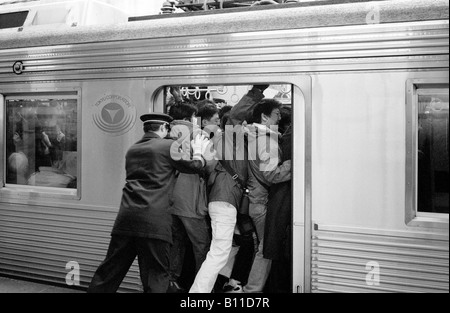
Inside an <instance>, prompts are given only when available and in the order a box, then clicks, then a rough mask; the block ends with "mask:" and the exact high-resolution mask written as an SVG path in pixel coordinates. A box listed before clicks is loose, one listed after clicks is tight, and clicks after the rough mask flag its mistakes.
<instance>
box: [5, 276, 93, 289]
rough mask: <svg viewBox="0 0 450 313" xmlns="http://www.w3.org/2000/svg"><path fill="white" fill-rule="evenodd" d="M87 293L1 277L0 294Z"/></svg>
mask: <svg viewBox="0 0 450 313" xmlns="http://www.w3.org/2000/svg"><path fill="white" fill-rule="evenodd" d="M84 292H85V291H82V290H78V289H72V288H68V287H67V288H65V287H59V286H54V285H49V284H45V283H38V282H34V281H28V280H20V279H16V278H10V277H3V276H0V293H84Z"/></svg>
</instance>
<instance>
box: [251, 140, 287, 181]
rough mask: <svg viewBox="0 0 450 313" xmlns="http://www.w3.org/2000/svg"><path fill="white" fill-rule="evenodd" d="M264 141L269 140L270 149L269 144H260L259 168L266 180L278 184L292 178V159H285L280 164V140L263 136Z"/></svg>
mask: <svg viewBox="0 0 450 313" xmlns="http://www.w3.org/2000/svg"><path fill="white" fill-rule="evenodd" d="M261 139H262V140H263V141H260V142H264V141H265V140H264V139H266V140H268V144H269V151H267V146H264V145H260V147H259V149H258V150H259V151H258V155H259V160H260V163H259V170H260V172H261V174H262V175H263V176H264V178H265V179H266V181H268V182H270V183H272V184H277V183H282V182H285V181H288V180H291V160H287V161H284V162H283V163H282V164H280V160H281V157H280V152H279V148H278V141H277V140H276V139H275V138H270V137H265V138H261Z"/></svg>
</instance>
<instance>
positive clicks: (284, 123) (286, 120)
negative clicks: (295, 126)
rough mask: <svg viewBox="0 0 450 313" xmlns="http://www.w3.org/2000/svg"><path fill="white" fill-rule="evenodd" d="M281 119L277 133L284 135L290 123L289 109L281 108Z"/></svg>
mask: <svg viewBox="0 0 450 313" xmlns="http://www.w3.org/2000/svg"><path fill="white" fill-rule="evenodd" d="M280 112H281V119H280V122H279V124H278V131H279V132H280V133H282V134H283V133H284V132H285V131H286V129H287V128H288V127H289V125H291V122H292V109H291V107H287V106H283V107H281V109H280Z"/></svg>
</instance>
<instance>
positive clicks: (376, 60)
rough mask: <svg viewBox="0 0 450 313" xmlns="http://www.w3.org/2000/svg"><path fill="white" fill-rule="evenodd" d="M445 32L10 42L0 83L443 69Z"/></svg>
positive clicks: (429, 27)
mask: <svg viewBox="0 0 450 313" xmlns="http://www.w3.org/2000/svg"><path fill="white" fill-rule="evenodd" d="M448 37H449V30H448V21H433V22H424V23H421V24H419V23H405V24H397V25H395V24H394V25H367V26H365V27H356V26H348V27H341V28H337V27H330V28H322V29H301V30H288V31H271V32H261V33H240V34H224V35H214V36H213V35H210V36H188V37H176V38H167V39H144V40H128V41H122V42H108V43H90V44H79V45H64V46H54V47H39V48H29V49H26V50H24V49H12V50H3V51H0V82H1V81H8V82H11V83H13V82H15V83H17V82H27V81H39V80H55V79H57V80H69V79H91V78H102V77H112V76H113V77H116V78H118V77H167V76H180V75H208V74H214V73H217V74H240V73H279V72H283V73H287V72H324V71H354V70H357V71H360V70H374V69H391V70H392V69H409V70H412V69H425V68H426V69H429V68H446V67H448V64H449V63H448V47H449V44H448ZM17 60H20V61H22V62H23V64H24V66H25V71H24V73H23V74H22V75H14V74H12V65H13V63H14V62H15V61H17Z"/></svg>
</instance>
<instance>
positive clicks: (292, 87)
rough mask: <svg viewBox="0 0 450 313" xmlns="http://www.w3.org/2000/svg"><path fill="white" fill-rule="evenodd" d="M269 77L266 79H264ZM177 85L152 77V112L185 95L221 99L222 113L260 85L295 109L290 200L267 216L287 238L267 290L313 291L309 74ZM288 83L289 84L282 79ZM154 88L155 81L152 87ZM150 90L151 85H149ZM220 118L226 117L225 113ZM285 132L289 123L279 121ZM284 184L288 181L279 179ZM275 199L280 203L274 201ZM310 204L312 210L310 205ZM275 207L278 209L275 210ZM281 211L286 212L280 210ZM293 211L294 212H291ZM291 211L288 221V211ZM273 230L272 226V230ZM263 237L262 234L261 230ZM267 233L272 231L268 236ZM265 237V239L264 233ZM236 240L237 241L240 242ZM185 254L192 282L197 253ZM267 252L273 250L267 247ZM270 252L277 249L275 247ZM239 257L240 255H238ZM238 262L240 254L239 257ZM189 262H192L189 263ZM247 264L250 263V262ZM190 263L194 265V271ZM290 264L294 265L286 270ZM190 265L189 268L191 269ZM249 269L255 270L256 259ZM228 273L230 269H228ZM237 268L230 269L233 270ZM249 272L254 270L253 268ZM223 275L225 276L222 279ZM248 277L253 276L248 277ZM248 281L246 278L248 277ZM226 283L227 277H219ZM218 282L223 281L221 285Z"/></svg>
mask: <svg viewBox="0 0 450 313" xmlns="http://www.w3.org/2000/svg"><path fill="white" fill-rule="evenodd" d="M263 80H264V82H263ZM176 81H177V80H175V83H174V84H171V85H170V86H168V85H163V86H156V84H155V85H154V82H149V84H151V85H152V86H151V87H152V89H153V90H155V92H154V93H153V96H152V98H151V99H152V101H151V103H150V104H149V108H148V110H149V112H151V111H154V112H165V113H169V111H170V104H171V103H172V104H173V98H174V96H175V97H177V96H179V97H180V98H183V99H184V100H186V101H188V102H190V103H192V104H194V105H195V104H198V103H201V104H203V105H204V104H205V102H210V103H215V104H216V106H217V107H218V109H219V111H218V112H220V117H222V114H223V111H227V109H230V107H231V108H232V107H234V106H235V105H238V104H239V101H240V100H241V99H242V97H244V96H246V94H247V93H248V92H249V91H251V89H252V87H253V86H254V85H261V84H266V82H269V83H268V85H269V87H268V88H267V89H266V90H265V91H264V98H272V99H276V100H277V101H279V102H280V103H281V104H282V108H283V110H282V111H283V112H282V113H283V115H284V114H285V112H289V120H290V123H291V127H292V137H291V138H290V139H289V140H290V146H291V147H290V148H291V152H290V153H291V155H290V156H289V159H291V161H292V172H291V174H292V179H291V181H290V182H289V184H288V186H289V192H288V195H289V200H290V201H286V202H283V203H277V202H276V201H278V200H272V197H273V196H272V195H270V199H271V200H269V202H270V201H272V203H270V204H271V205H274V204H277V209H276V210H274V209H273V208H272V211H271V212H268V213H267V215H266V226H265V228H264V229H265V230H269V229H270V227H272V231H273V229H274V228H277V230H276V236H279V237H282V239H279V240H278V241H276V240H274V241H272V244H273V242H278V243H281V245H280V246H279V247H277V248H276V249H275V253H276V254H277V255H278V257H274V259H273V260H272V267H271V271H270V275H269V277H268V279H267V283H266V288H265V291H267V292H294V293H301V292H306V291H307V290H308V288H310V287H309V284H308V280H309V279H310V278H309V275H308V273H310V269H309V267H310V258H311V253H310V251H311V249H310V244H311V243H310V242H311V241H310V238H311V218H310V216H311V214H310V212H311V209H310V205H311V200H310V199H311V197H310V192H311V187H310V184H311V180H310V177H311V139H310V138H311V82H310V78H309V77H301V78H300V79H297V80H295V82H290V83H285V81H286V78H285V77H283V78H281V77H275V78H274V77H267V78H258V79H257V80H256V81H251V82H249V81H248V80H242V82H240V81H239V80H236V79H234V80H233V84H230V83H229V82H228V80H219V79H211V80H208V83H205V80H189V81H179V82H176ZM280 82H283V83H280ZM149 87H150V86H149ZM149 89H150V88H149ZM219 119H220V118H219ZM195 122H196V123H198V125H199V126H200V125H201V123H202V121H201V118H198V117H197V118H196V120H195ZM278 126H279V127H280V129H281V130H282V131H284V129H283V127H284V125H278ZM275 185H282V184H275ZM274 201H275V203H273V202H274ZM282 205H289V208H288V209H287V210H284V211H283V210H280V207H281V206H282ZM307 208H308V209H307ZM274 212H275V214H274ZM280 212H281V214H279V213H280ZM287 212H288V213H287ZM283 214H288V215H289V216H288V222H286V216H284V217H283ZM283 218H284V219H285V222H284V223H286V229H284V228H283V230H284V231H280V229H281V228H280V227H277V226H282V225H284V224H283ZM269 232H270V230H269ZM260 236H261V235H260ZM265 238H267V235H266V237H265ZM258 239H259V238H258ZM234 245H235V243H234ZM187 247H188V248H189V249H192V243H190V242H188V243H187ZM234 248H235V247H233V250H232V253H231V257H232V258H233V257H234V258H236V256H237V257H239V255H238V252H237V251H239V249H238V250H237V251H236V250H234ZM189 251H190V250H188V252H187V253H186V254H185V257H186V258H185V264H184V267H183V269H182V270H183V272H182V277H181V279H182V282H183V283H184V284H186V285H189V283H191V282H192V281H193V279H194V278H195V275H193V273H192V271H193V270H192V269H193V268H194V267H195V260H194V256H193V255H192V253H190V252H189ZM266 252H267V251H266ZM267 253H269V254H270V253H272V257H273V253H274V251H273V250H272V251H271V252H267ZM238 260H239V258H238ZM235 261H236V259H235ZM189 262H190V263H191V264H190V265H189V264H188V265H187V267H186V263H189ZM244 263H245V262H244ZM189 268H190V270H189ZM286 268H288V269H289V270H288V271H286ZM186 270H187V271H186ZM248 270H249V271H250V270H251V263H250V267H249V268H248ZM225 272H226V271H225ZM231 272H232V271H231V270H230V271H229V272H228V274H231ZM247 275H248V272H247ZM220 277H221V276H220V275H219V278H220ZM247 278H248V277H247ZM244 281H245V279H244ZM218 282H219V284H221V285H222V283H223V282H226V281H219V280H218ZM216 287H217V286H216Z"/></svg>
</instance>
